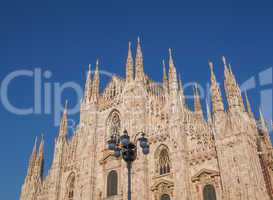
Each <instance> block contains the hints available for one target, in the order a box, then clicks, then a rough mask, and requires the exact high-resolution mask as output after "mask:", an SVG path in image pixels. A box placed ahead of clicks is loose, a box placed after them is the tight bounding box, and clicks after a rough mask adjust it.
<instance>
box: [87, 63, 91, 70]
mask: <svg viewBox="0 0 273 200" xmlns="http://www.w3.org/2000/svg"><path fill="white" fill-rule="evenodd" d="M88 72H91V64H89V65H88Z"/></svg>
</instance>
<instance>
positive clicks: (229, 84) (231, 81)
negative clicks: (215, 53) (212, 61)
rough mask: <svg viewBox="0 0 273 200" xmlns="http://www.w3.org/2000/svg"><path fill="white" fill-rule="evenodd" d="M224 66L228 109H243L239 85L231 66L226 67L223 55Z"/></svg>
mask: <svg viewBox="0 0 273 200" xmlns="http://www.w3.org/2000/svg"><path fill="white" fill-rule="evenodd" d="M223 63H224V67H225V70H224V71H225V81H224V82H225V91H226V96H227V101H228V106H229V109H231V110H233V109H239V110H240V111H244V110H245V109H244V103H243V98H242V95H241V90H240V87H239V86H238V84H237V82H236V79H235V76H234V74H233V73H232V70H231V67H229V68H228V66H227V61H226V58H225V57H223Z"/></svg>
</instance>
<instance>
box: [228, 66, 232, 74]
mask: <svg viewBox="0 0 273 200" xmlns="http://www.w3.org/2000/svg"><path fill="white" fill-rule="evenodd" d="M228 68H229V71H230V73H231V74H233V73H232V68H231V64H230V63H229V64H228Z"/></svg>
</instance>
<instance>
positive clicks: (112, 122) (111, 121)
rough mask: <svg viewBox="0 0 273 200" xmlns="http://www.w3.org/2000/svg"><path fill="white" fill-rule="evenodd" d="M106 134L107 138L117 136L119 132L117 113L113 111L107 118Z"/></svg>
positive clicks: (119, 123) (119, 125) (119, 124)
mask: <svg viewBox="0 0 273 200" xmlns="http://www.w3.org/2000/svg"><path fill="white" fill-rule="evenodd" d="M107 126H108V134H109V136H111V135H113V134H119V133H120V130H121V122H120V117H119V113H118V112H117V111H113V112H112V113H111V114H110V116H109V117H108V122H107Z"/></svg>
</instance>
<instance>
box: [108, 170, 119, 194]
mask: <svg viewBox="0 0 273 200" xmlns="http://www.w3.org/2000/svg"><path fill="white" fill-rule="evenodd" d="M117 194H118V173H117V172H116V171H115V170H113V171H111V172H109V174H108V176H107V197H110V196H114V195H117Z"/></svg>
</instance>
